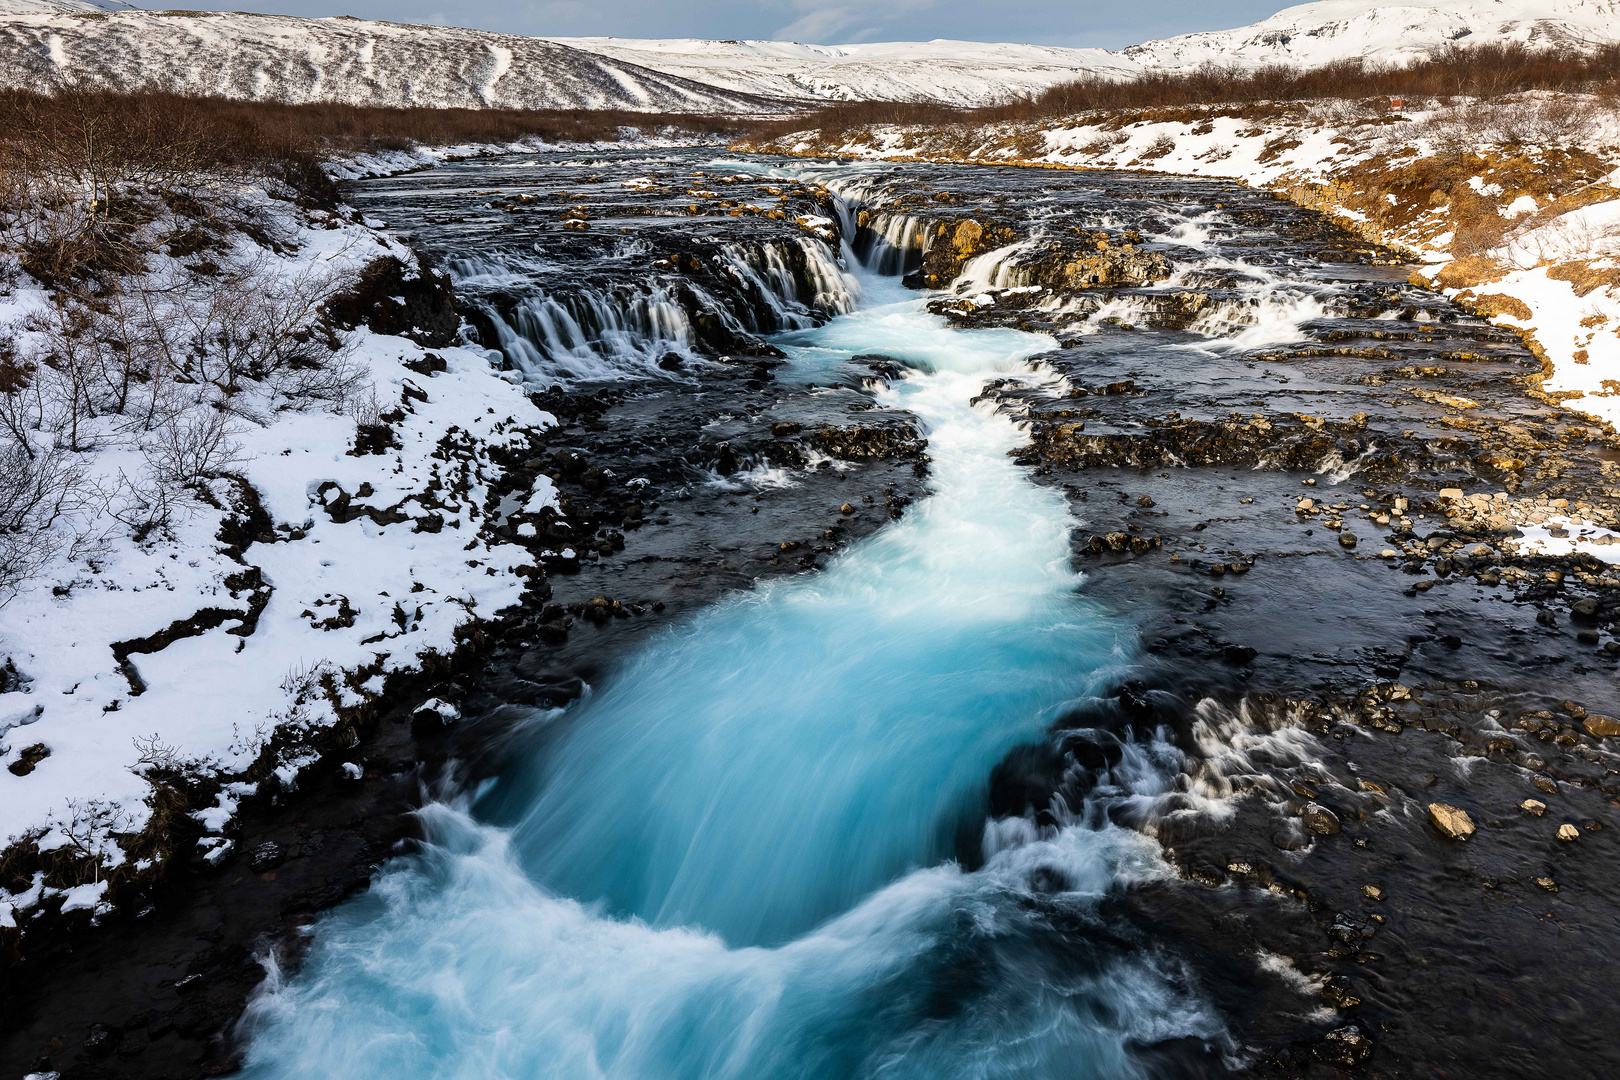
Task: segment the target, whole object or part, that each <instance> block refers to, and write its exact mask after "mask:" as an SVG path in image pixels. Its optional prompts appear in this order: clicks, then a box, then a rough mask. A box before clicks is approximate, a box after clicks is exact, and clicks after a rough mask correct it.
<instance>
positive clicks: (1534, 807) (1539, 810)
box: [1519, 799, 1547, 817]
mask: <svg viewBox="0 0 1620 1080" xmlns="http://www.w3.org/2000/svg"><path fill="white" fill-rule="evenodd" d="M1519 809H1520V810H1523V811H1524V812H1525V813H1527V814H1534V815H1536V817H1540V816H1541V815H1542V814H1545V813H1546V812H1547V804H1546V803H1544V802H1542V801H1541V800H1540V799H1526V800H1524V802H1522V803H1520V804H1519Z"/></svg>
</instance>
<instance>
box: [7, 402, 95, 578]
mask: <svg viewBox="0 0 1620 1080" xmlns="http://www.w3.org/2000/svg"><path fill="white" fill-rule="evenodd" d="M0 396H3V395H0ZM83 495H84V471H83V467H82V464H81V463H80V462H78V461H76V460H75V459H74V458H72V457H71V456H70V455H68V454H67V453H65V452H63V451H62V450H60V449H56V448H51V449H46V450H37V449H34V448H33V447H30V446H28V445H27V444H26V443H23V442H19V441H17V440H15V439H10V438H6V439H0V607H4V606H5V605H6V604H7V603H9V602H10V601H11V600H12V599H13V598H14V597H15V596H16V595H17V590H18V588H19V587H20V586H21V585H22V584H23V583H24V582H25V581H27V580H28V579H29V578H31V577H33V576H34V575H35V574H37V573H38V572H39V571H40V570H41V569H43V568H44V567H45V566H46V565H48V564H49V563H50V561H51V560H52V559H54V558H55V557H56V556H57V555H58V554H60V553H61V551H62V550H63V549H64V548H65V547H66V546H67V545H68V544H70V543H71V542H72V539H73V538H72V535H71V530H68V529H66V528H65V526H66V524H67V523H66V522H65V521H64V519H65V518H69V517H71V516H72V515H73V514H74V513H75V512H76V511H77V510H79V509H80V508H81V506H82V498H83Z"/></svg>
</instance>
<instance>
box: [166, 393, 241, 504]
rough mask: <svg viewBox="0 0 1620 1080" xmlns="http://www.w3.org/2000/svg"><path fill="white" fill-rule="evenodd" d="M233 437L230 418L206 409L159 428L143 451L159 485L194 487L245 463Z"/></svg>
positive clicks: (194, 411) (239, 446)
mask: <svg viewBox="0 0 1620 1080" xmlns="http://www.w3.org/2000/svg"><path fill="white" fill-rule="evenodd" d="M235 434H237V431H236V428H235V426H234V425H233V424H232V422H231V417H229V416H228V415H226V414H225V413H223V412H221V411H219V410H218V409H211V408H207V407H206V406H205V407H202V408H199V409H193V410H191V411H190V412H188V413H185V414H184V415H182V416H180V417H177V418H176V419H175V420H174V421H173V422H171V423H168V424H165V425H163V426H162V427H161V428H158V429H157V431H155V432H154V433H153V435H152V437H151V438H150V439H148V440H147V442H146V443H145V444H144V445H143V447H142V449H143V450H144V451H145V453H146V460H147V463H148V464H149V465H150V466H151V469H152V475H153V476H155V477H156V478H157V479H158V480H159V481H160V482H161V483H165V484H177V485H187V484H195V483H198V482H199V481H202V480H205V479H208V478H210V477H214V476H218V475H219V474H220V473H222V472H224V471H226V470H227V469H229V468H231V467H232V466H235V465H239V464H241V463H242V462H243V461H244V460H246V459H245V458H244V457H243V454H242V444H241V443H239V442H237V441H236V440H235V439H234V438H233V436H234V435H235Z"/></svg>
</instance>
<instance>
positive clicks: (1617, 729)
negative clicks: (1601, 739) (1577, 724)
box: [1582, 713, 1620, 736]
mask: <svg viewBox="0 0 1620 1080" xmlns="http://www.w3.org/2000/svg"><path fill="white" fill-rule="evenodd" d="M1582 723H1584V724H1585V725H1586V730H1587V731H1590V732H1591V733H1592V734H1593V735H1610V736H1620V720H1616V719H1615V718H1614V717H1612V716H1599V715H1597V714H1596V713H1594V714H1592V715H1591V716H1588V717H1587V718H1586V719H1585V720H1584V721H1582Z"/></svg>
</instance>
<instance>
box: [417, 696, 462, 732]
mask: <svg viewBox="0 0 1620 1080" xmlns="http://www.w3.org/2000/svg"><path fill="white" fill-rule="evenodd" d="M459 719H461V709H460V707H459V706H457V705H456V704H454V703H453V702H449V701H445V700H443V699H442V698H429V699H428V700H426V701H424V702H422V704H420V705H418V706H417V707H416V711H415V712H413V713H411V722H412V723H413V724H418V725H420V724H429V725H432V724H437V725H438V726H439V727H449V726H450V725H451V724H453V723H455V722H456V721H457V720H459Z"/></svg>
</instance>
